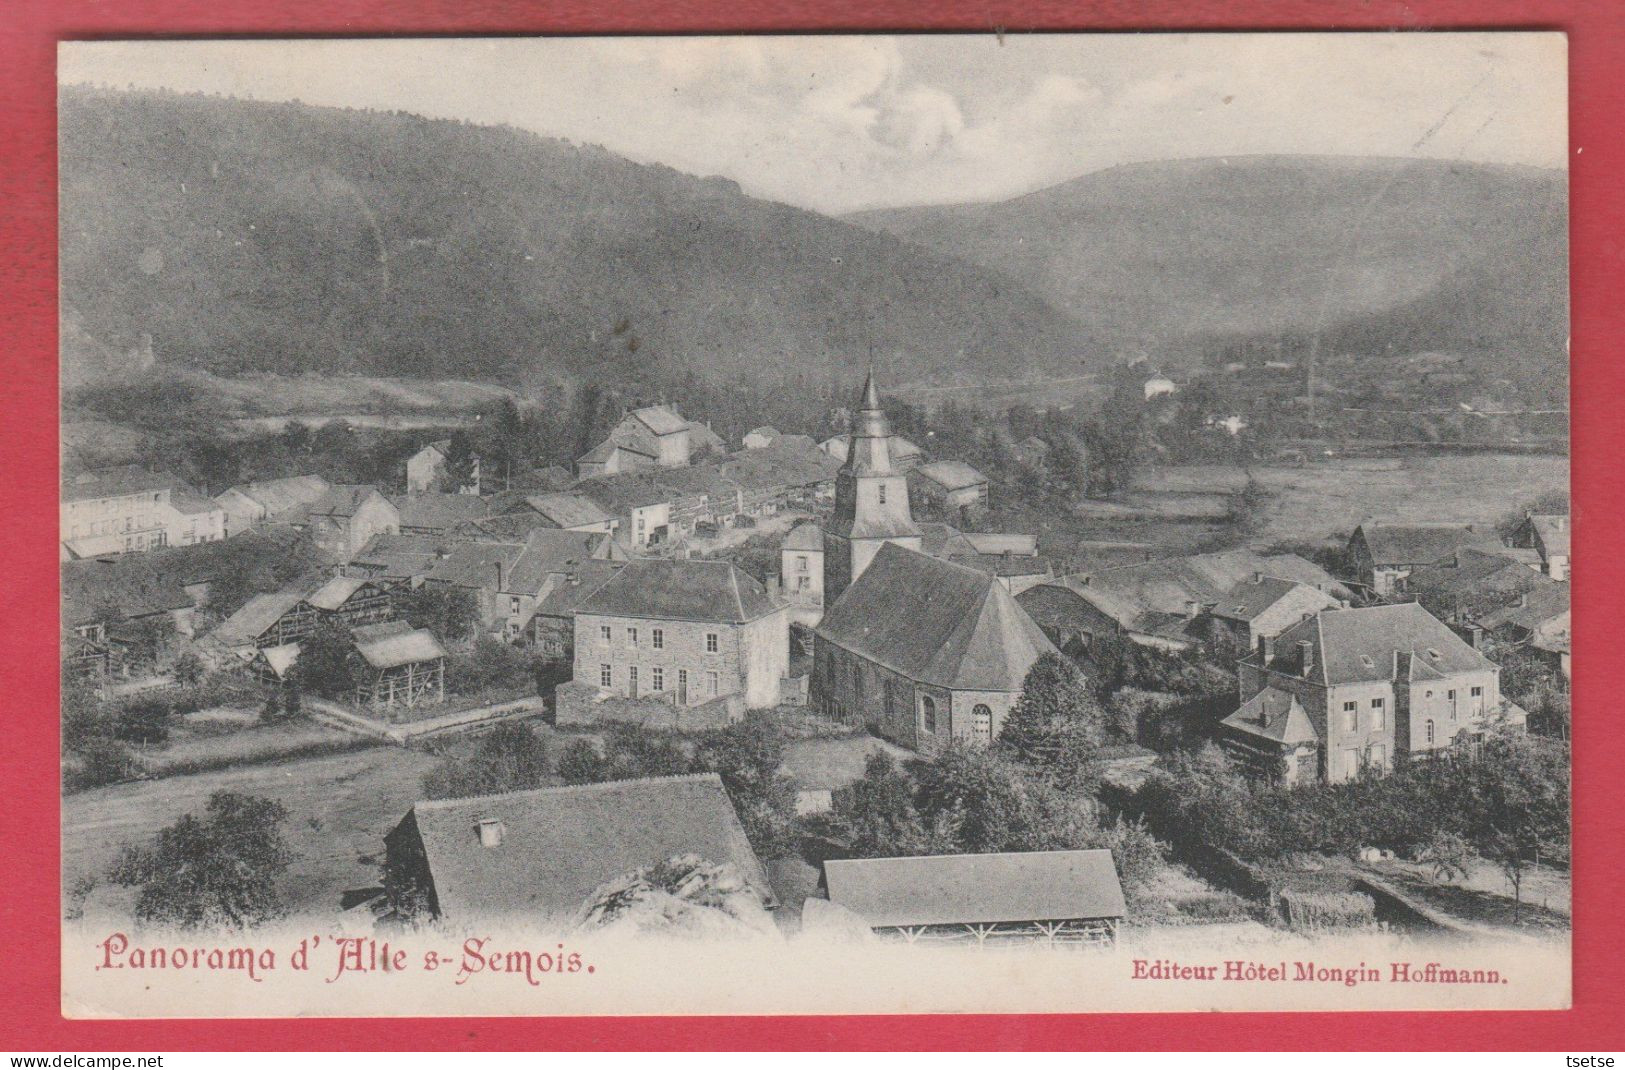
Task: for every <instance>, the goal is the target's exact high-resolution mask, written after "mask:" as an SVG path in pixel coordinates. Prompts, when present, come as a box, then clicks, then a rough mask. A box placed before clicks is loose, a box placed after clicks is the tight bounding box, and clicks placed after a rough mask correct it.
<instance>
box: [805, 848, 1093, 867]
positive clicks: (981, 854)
mask: <svg viewBox="0 0 1625 1070" xmlns="http://www.w3.org/2000/svg"><path fill="white" fill-rule="evenodd" d="M1111 853H1112V852H1111V848H1109V847H1071V848H1063V849H1060V850H1054V851H972V852H969V853H964V852H961V853H957V854H940V855H884V856H881V857H878V858H830V859H826V864H827V863H828V862H914V861H921V862H928V861H935V860H936V859H939V858H1030V857H1032V856H1033V855H1102V854H1103V855H1108V856H1109V855H1110V854H1111ZM1114 861H1115V860H1114Z"/></svg>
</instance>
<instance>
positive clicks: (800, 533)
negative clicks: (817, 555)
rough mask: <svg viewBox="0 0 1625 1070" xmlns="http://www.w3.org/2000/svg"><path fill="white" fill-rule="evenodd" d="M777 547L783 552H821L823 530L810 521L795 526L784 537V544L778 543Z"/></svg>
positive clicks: (822, 547)
mask: <svg viewBox="0 0 1625 1070" xmlns="http://www.w3.org/2000/svg"><path fill="white" fill-rule="evenodd" d="M779 546H780V549H784V550H817V551H819V552H823V549H824V529H823V528H821V527H819V526H818V525H817V524H815V523H813V522H812V521H811V520H808V521H805V522H803V523H800V524H797V525H796V526H795V527H793V528H791V529H790V533H789V534H788V535H786V536H785V537H784V542H782V543H780V544H779Z"/></svg>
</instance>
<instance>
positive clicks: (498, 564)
mask: <svg viewBox="0 0 1625 1070" xmlns="http://www.w3.org/2000/svg"><path fill="white" fill-rule="evenodd" d="M495 564H496V567H497V591H498V593H501V591H502V590H503V586H502V562H501V561H497V562H495Z"/></svg>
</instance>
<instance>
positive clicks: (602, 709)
mask: <svg viewBox="0 0 1625 1070" xmlns="http://www.w3.org/2000/svg"><path fill="white" fill-rule="evenodd" d="M556 702H557V706H556V710H557V714H556V717H557V720H556V723H557V724H558V725H560V726H565V725H574V726H583V725H602V724H639V725H643V726H644V727H645V728H658V729H666V730H671V731H678V732H704V731H707V730H709V729H713V728H725V727H727V726H728V725H730V724H733V723H734V722H735V721H738V720H739V719H740V718H742V717H744V715H745V700H744V696H743V695H740V694H732V695H724V696H722V697H721V698H719V699H716V700H715V701H712V702H705V703H701V704H699V705H697V706H678V705H676V704H675V703H673V702H670V701H668V700H667V699H664V698H627V697H626V696H624V695H616V694H611V693H609V692H606V691H603V690H602V689H600V688H597V687H594V686H591V685H590V684H582V683H577V682H576V681H574V680H572V681H569V682H567V683H563V684H560V685H559V686H558V692H557V699H556Z"/></svg>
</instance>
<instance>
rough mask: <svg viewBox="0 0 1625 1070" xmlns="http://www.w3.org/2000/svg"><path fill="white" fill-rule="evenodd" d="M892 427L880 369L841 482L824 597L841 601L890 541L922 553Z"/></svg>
mask: <svg viewBox="0 0 1625 1070" xmlns="http://www.w3.org/2000/svg"><path fill="white" fill-rule="evenodd" d="M891 441H892V439H891V425H890V422H889V421H888V420H887V419H886V410H885V407H884V406H883V405H881V403H880V389H879V387H878V385H877V384H876V382H875V370H874V368H873V367H870V369H869V376H868V378H867V379H866V380H865V381H864V384H863V394H862V396H861V397H859V399H858V407H857V409H856V410H855V411H854V412H853V414H852V428H851V433H850V435H849V436H848V438H847V450H846V463H845V464H843V465H842V466H841V470H840V472H839V473H838V474H837V475H836V477H835V511H834V515H833V516H832V517H831V518H830V522H829V525H828V527H827V528H826V529H825V540H824V542H825V545H824V598H825V599H826V601H828V602H833V600H834V599H835V598H837V597H839V595H840V593H841V592H842V591H843V590H845V589H846V587H847V585H848V584H850V583H851V582H852V581H853V580H855V579H857V578H858V576H860V575H861V574H862V573H863V570H864V569H866V568H868V567H869V562H870V561H871V560H873V558H874V556H875V554H876V553H877V552H879V550H880V547H881V546H882V545H884V544H885V543H888V542H895V543H900V544H902V545H904V546H907V547H909V548H910V549H914V550H918V549H919V548H920V529H919V528H918V527H917V526H916V525H915V523H914V516H913V514H912V513H911V512H910V511H909V506H908V480H907V478H906V477H905V476H904V474H903V473H901V472H899V471H897V469H895V468H894V467H893V466H892V450H891Z"/></svg>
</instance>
